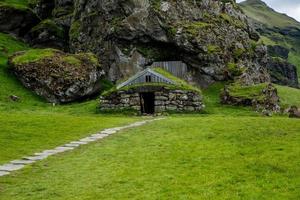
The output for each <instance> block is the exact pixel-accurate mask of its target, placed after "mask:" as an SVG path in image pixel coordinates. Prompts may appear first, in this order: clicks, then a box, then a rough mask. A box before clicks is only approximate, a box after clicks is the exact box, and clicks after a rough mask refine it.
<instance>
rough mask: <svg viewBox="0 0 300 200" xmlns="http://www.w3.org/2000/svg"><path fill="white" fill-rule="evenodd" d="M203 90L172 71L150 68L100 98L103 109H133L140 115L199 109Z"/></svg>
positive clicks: (195, 110) (201, 105)
mask: <svg viewBox="0 0 300 200" xmlns="http://www.w3.org/2000/svg"><path fill="white" fill-rule="evenodd" d="M203 107H204V105H203V103H202V95H201V91H200V90H199V89H197V88H195V87H193V86H191V85H189V84H187V83H186V82H185V81H183V80H181V79H179V78H177V77H175V76H173V75H171V74H170V73H169V72H167V71H165V70H163V69H161V68H158V67H155V68H147V69H145V70H143V71H141V72H139V73H137V74H136V75H134V76H132V77H131V78H129V79H128V80H127V81H125V82H123V83H121V84H119V85H117V86H116V87H115V88H114V89H112V90H110V91H108V92H106V93H104V94H102V96H101V97H100V110H102V111H109V110H132V111H135V112H137V113H140V114H155V113H163V112H199V111H201V110H202V108H203Z"/></svg>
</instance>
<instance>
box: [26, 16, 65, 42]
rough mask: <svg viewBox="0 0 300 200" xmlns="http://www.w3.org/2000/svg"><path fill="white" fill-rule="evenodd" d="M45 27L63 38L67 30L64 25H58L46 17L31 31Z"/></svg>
mask: <svg viewBox="0 0 300 200" xmlns="http://www.w3.org/2000/svg"><path fill="white" fill-rule="evenodd" d="M43 29H48V30H50V31H51V32H52V33H53V34H54V35H56V36H58V37H61V38H63V37H64V35H65V31H64V29H63V28H62V27H59V26H58V25H56V24H55V23H54V22H53V21H52V20H50V19H46V20H44V21H42V22H40V23H39V24H38V25H37V26H35V27H33V28H32V30H31V31H39V30H43Z"/></svg>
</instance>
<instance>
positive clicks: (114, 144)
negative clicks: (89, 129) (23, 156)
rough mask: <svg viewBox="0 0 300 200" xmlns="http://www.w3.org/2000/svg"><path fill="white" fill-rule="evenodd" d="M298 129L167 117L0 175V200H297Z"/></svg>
mask: <svg viewBox="0 0 300 200" xmlns="http://www.w3.org/2000/svg"><path fill="white" fill-rule="evenodd" d="M299 129H300V123H299V120H293V119H288V118H282V117H273V118H266V117H253V116H251V117H249V116H243V117H241V116H230V115H229V116H228V115H227V116H216V115H214V116H205V117H204V116H203V115H191V116H181V115H177V116H172V117H169V118H168V119H165V120H163V121H157V122H154V123H150V124H147V125H145V126H143V127H139V128H135V129H129V130H126V131H123V132H122V133H121V134H117V135H114V136H111V137H109V138H106V139H104V140H102V141H101V142H96V143H93V144H91V145H86V146H82V147H80V148H79V149H78V150H75V151H72V152H67V153H64V154H61V155H59V156H53V157H50V158H48V159H47V160H44V161H41V162H38V163H36V164H34V165H33V166H31V167H26V168H25V169H24V170H22V171H19V172H15V173H13V175H11V176H7V177H2V178H1V180H0V184H1V188H2V189H1V197H2V198H3V199H6V200H10V199H14V200H25V199H30V200H39V199H43V200H47V199H49V200H50V199H145V200H148V199H149V200H153V199H215V200H219V199H298V197H299V190H298V185H299V160H300V153H299V152H300V145H299V140H300V135H299ZM83 183H84V184H83Z"/></svg>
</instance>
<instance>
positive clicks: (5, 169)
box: [0, 118, 164, 177]
mask: <svg viewBox="0 0 300 200" xmlns="http://www.w3.org/2000/svg"><path fill="white" fill-rule="evenodd" d="M162 119H164V118H156V119H151V120H144V121H140V122H135V123H133V124H130V125H127V126H122V127H115V128H109V129H105V130H103V131H101V132H99V133H96V134H93V135H91V136H88V137H86V138H82V139H80V140H78V141H73V142H70V143H68V144H65V145H62V146H59V147H56V148H54V149H51V150H45V151H43V152H40V153H35V154H33V155H32V156H28V157H23V158H22V159H20V160H13V161H10V162H9V163H7V164H4V165H0V177H1V176H6V175H9V174H10V173H11V172H13V171H17V170H20V169H22V168H24V167H25V166H26V165H30V164H32V163H35V162H37V161H39V160H43V159H46V158H47V157H49V156H52V155H55V154H59V153H63V152H66V151H71V150H73V149H75V148H78V147H79V146H81V145H86V144H89V143H91V142H95V141H98V140H101V139H103V138H105V137H108V136H109V135H112V134H115V133H117V132H119V131H121V130H124V129H128V128H134V127H138V126H142V125H144V124H146V123H149V122H153V121H157V120H162Z"/></svg>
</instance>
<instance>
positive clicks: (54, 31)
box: [25, 19, 68, 50]
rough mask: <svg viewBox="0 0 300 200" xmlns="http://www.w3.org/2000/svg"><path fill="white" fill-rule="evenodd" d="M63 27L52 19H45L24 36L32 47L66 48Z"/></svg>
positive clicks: (65, 35) (66, 43) (65, 36)
mask: <svg viewBox="0 0 300 200" xmlns="http://www.w3.org/2000/svg"><path fill="white" fill-rule="evenodd" d="M66 38H67V34H66V32H65V29H64V28H63V27H61V26H58V25H57V24H56V23H55V22H54V21H52V20H50V19H47V20H44V21H42V22H40V23H39V24H38V25H36V26H35V27H33V28H32V29H31V30H30V31H29V32H28V33H27V34H26V36H25V39H26V40H27V41H28V43H29V44H30V45H31V46H33V47H36V48H38V47H47V48H56V49H64V50H67V49H68V42H67V40H66Z"/></svg>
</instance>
